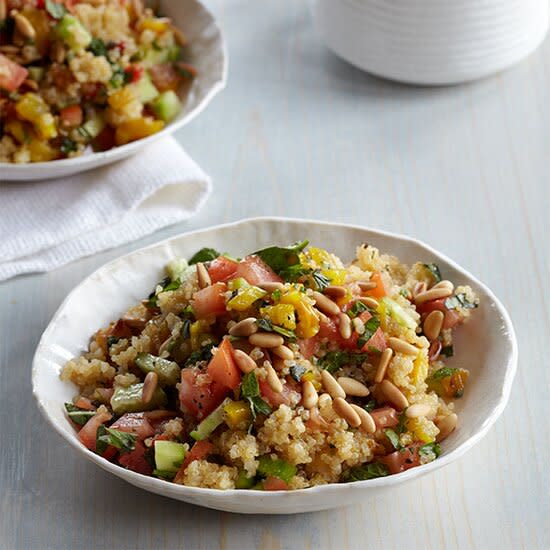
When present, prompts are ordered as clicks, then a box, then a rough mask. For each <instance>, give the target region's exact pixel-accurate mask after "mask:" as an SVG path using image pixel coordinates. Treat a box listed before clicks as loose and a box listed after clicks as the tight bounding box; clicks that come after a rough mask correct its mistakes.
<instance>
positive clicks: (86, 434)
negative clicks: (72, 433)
mask: <svg viewBox="0 0 550 550" xmlns="http://www.w3.org/2000/svg"><path fill="white" fill-rule="evenodd" d="M109 420H111V413H109V412H106V411H102V412H98V413H96V414H95V415H94V416H92V418H90V420H88V422H86V424H84V426H82V428H81V429H80V431H79V432H78V435H77V437H78V439H79V440H80V442H81V443H82V444H83V445H84V446H85V447H87V448H88V449H90V451H95V440H96V436H97V429H98V428H99V426H101V424H105V422H108V421H109Z"/></svg>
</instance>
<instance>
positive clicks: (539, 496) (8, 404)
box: [0, 0, 550, 550]
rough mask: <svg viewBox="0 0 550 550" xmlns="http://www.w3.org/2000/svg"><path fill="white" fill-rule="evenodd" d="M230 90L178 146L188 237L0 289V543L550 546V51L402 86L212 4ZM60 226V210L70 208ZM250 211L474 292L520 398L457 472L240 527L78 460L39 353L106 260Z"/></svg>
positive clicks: (272, 11) (298, 9)
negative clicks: (409, 242)
mask: <svg viewBox="0 0 550 550" xmlns="http://www.w3.org/2000/svg"><path fill="white" fill-rule="evenodd" d="M209 5H210V6H211V7H212V9H213V11H214V12H215V13H216V15H217V16H218V17H219V19H220V22H221V24H222V26H223V28H224V30H225V33H226V36H227V41H228V46H229V53H230V71H229V73H230V74H229V85H228V88H227V90H226V91H225V92H223V93H222V94H221V95H220V96H218V97H217V98H216V99H215V101H214V102H213V104H212V105H211V106H210V107H209V108H208V109H207V111H206V112H205V113H203V114H202V115H201V116H200V117H198V119H196V120H195V121H193V122H192V123H191V124H190V125H189V126H188V127H186V128H185V129H183V130H182V131H180V132H179V133H178V136H177V137H178V138H179V140H180V141H181V143H182V144H184V145H185V147H186V148H187V150H188V152H189V153H190V154H191V155H192V156H193V157H194V158H195V160H196V161H197V162H199V163H200V164H201V165H202V167H203V168H204V169H205V170H207V171H208V172H209V173H210V174H211V175H212V177H213V180H214V184H215V193H214V195H213V196H212V198H211V199H210V201H209V202H208V204H207V206H206V208H205V209H204V211H203V212H202V213H201V214H200V215H199V216H197V217H196V218H194V219H193V220H192V221H191V222H190V223H186V224H181V225H178V226H174V227H171V228H169V229H167V230H164V231H162V232H161V233H158V234H155V235H152V236H150V237H149V238H147V239H143V240H142V241H140V242H136V243H132V244H131V245H129V246H124V247H121V248H119V249H116V250H111V251H108V252H105V253H103V254H98V255H96V256H94V257H91V258H87V259H84V260H82V261H79V262H77V263H74V264H72V265H69V266H67V267H65V268H62V269H59V270H57V271H55V272H52V273H48V274H42V275H34V276H28V277H21V278H17V279H15V280H12V281H8V282H6V283H3V284H0V365H1V368H0V412H1V418H2V431H1V434H2V436H1V439H0V548H5V549H10V550H11V549H42V548H44V549H46V548H47V549H50V548H51V549H60V550H61V549H72V548H78V549H87V548H98V549H100V548H101V549H102V548H105V549H142V548H143V549H146V548H154V549H161V548H184V549H204V550H211V549H212V550H214V549H220V550H221V549H252V548H265V549H273V550H275V549H283V548H284V549H290V548H315V549H324V548H338V549H356V548H382V549H393V548H396V549H402V548H407V549H412V548H414V549H416V548H418V549H434V550H435V549H439V548H449V549H455V548H456V549H458V548H461V549H463V548H475V549H479V550H485V549H516V548H527V549H540V548H550V497H549V495H550V475H549V471H550V469H549V466H548V463H549V460H550V454H549V448H550V436H549V434H550V430H549V428H548V426H549V424H548V418H549V416H550V398H549V395H550V364H549V361H548V355H547V354H546V351H545V350H546V344H547V341H546V339H547V338H548V337H549V334H550V330H549V329H550V313H549V312H550V291H549V289H550V284H549V279H550V244H549V242H550V222H549V219H550V214H549V207H550V201H549V191H548V188H549V184H550V176H549V169H548V160H549V152H550V109H549V107H548V104H549V98H550V62H549V61H548V59H549V55H550V43H548V42H546V43H545V44H544V45H543V47H542V48H541V49H540V50H539V51H538V52H537V53H536V54H534V55H533V56H531V57H530V58H529V59H528V60H526V61H525V62H523V63H522V64H520V65H518V66H517V67H515V68H514V69H512V70H510V71H508V72H505V73H502V74H500V75H497V76H495V77H493V78H490V79H487V80H483V81H481V82H477V83H474V84H469V85H465V86H460V87H451V88H446V87H444V88H413V87H406V86H400V85H396V84H391V83H388V82H384V81H381V80H377V79H375V78H372V77H369V76H367V75H366V74H364V73H362V72H360V71H358V70H356V69H354V68H353V67H351V66H349V65H347V64H345V63H343V62H341V61H340V60H338V59H337V58H336V57H334V56H333V55H332V54H330V53H329V52H328V51H327V50H326V49H325V48H324V46H323V44H322V43H321V41H320V39H319V38H318V36H317V35H316V33H315V31H314V29H313V28H312V25H311V21H310V18H309V14H308V10H307V3H305V2H298V1H296V0H293V1H292V0H279V1H275V0H270V1H264V2H252V1H245V0H233V1H231V2H224V1H222V0H212V1H211V2H209ZM67 215H69V216H70V215H71V212H70V210H68V211H67ZM256 215H286V216H294V217H307V218H315V219H325V220H333V221H342V222H352V223H358V224H363V225H367V226H372V227H377V228H382V229H387V230H391V231H396V232H401V233H406V234H410V235H412V236H414V237H417V238H420V239H423V240H425V241H427V242H429V243H430V244H432V245H433V246H435V247H436V248H438V249H439V250H441V251H443V252H445V253H447V254H448V255H449V256H451V257H452V258H453V259H455V260H456V261H458V262H459V263H461V264H462V265H463V266H465V267H466V268H467V269H468V270H470V271H471V272H472V273H474V274H476V275H477V276H479V277H480V279H481V280H483V281H485V282H486V283H487V284H488V285H489V286H490V287H491V288H492V289H493V290H494V292H495V293H496V294H497V295H498V296H499V297H500V298H501V299H502V301H503V302H504V304H505V305H506V306H507V307H508V308H509V311H510V313H511V316H512V319H513V321H514V323H515V327H516V330H517V334H518V338H519V343H520V363H519V371H518V376H517V378H516V381H515V386H514V389H513V392H512V397H511V401H510V404H509V406H508V408H507V409H506V411H505V413H504V415H503V417H502V418H501V419H500V420H499V422H498V423H497V424H496V426H495V427H494V428H493V429H492V430H491V432H490V433H489V435H488V436H487V437H486V438H485V439H484V440H483V441H482V442H481V443H480V444H479V445H477V446H476V447H475V448H474V449H473V450H472V451H470V452H469V453H468V454H467V455H466V456H465V457H463V458H462V459H460V460H459V461H458V462H456V463H454V464H452V465H450V466H448V467H446V468H444V469H442V470H439V471H437V472H435V473H434V474H433V475H431V476H429V477H424V478H422V479H420V480H418V481H415V482H412V483H408V484H406V485H404V486H402V487H400V488H399V489H396V490H395V491H394V492H393V493H390V494H388V495H387V496H385V497H383V498H378V499H376V500H368V499H367V500H365V501H364V503H363V504H362V505H360V506H355V507H351V508H343V509H337V510H332V511H328V512H321V513H314V514H306V515H297V516H279V517H262V516H256V517H254V516H252V517H250V516H238V515H232V514H228V513H219V512H216V511H210V510H206V509H201V508H197V507H194V506H191V505H186V504H183V503H180V502H175V501H171V500H168V499H165V498H162V497H158V496H155V495H151V494H148V493H146V492H143V491H140V490H139V489H136V488H134V487H132V486H130V485H127V484H125V483H124V482H123V481H121V480H119V479H118V478H115V477H113V476H111V475H109V474H107V473H106V472H104V471H102V470H100V469H99V468H96V467H95V466H93V465H92V464H91V463H89V462H87V461H86V460H84V459H83V458H81V457H79V456H77V455H76V454H75V453H74V452H73V451H71V450H70V449H69V447H68V446H67V445H66V444H64V443H63V442H62V440H61V439H60V438H59V437H58V436H57V435H55V434H53V433H52V431H51V430H50V429H49V428H48V425H47V424H46V422H45V421H44V420H43V419H42V418H41V416H40V414H39V412H38V410H37V408H36V406H35V404H34V402H33V398H32V395H31V382H30V372H31V360H32V356H33V353H34V349H35V346H36V344H37V342H38V339H39V337H40V335H41V333H42V331H43V330H44V328H45V327H46V325H47V324H48V322H49V320H50V318H51V317H52V315H53V313H54V311H55V310H56V308H57V307H58V306H59V304H60V302H61V301H62V299H63V297H64V296H65V295H66V293H67V292H68V291H69V290H70V289H71V288H72V287H73V286H74V285H76V284H77V283H78V282H79V281H80V280H81V279H82V278H83V277H84V276H86V275H87V274H89V273H90V272H91V271H93V270H94V269H96V268H97V267H98V266H100V265H101V264H103V263H104V262H106V261H107V260H109V259H111V258H114V257H116V256H118V255H120V254H123V253H126V252H128V251H130V250H133V249H135V248H138V247H141V246H143V245H145V244H148V243H152V242H155V241H157V240H160V239H161V238H164V237H167V236H170V235H175V234H177V233H181V232H184V231H187V230H189V229H195V228H200V227H206V226H208V225H213V224H218V223H221V222H227V221H232V220H237V219H239V218H243V217H250V216H256Z"/></svg>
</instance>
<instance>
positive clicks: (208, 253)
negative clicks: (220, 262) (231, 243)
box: [188, 248, 221, 265]
mask: <svg viewBox="0 0 550 550" xmlns="http://www.w3.org/2000/svg"><path fill="white" fill-rule="evenodd" d="M218 256H221V254H220V253H219V252H218V251H217V250H215V249H213V248H201V249H200V250H199V251H198V252H197V253H196V254H194V255H193V256H192V257H191V259H190V260H189V262H188V263H189V265H194V264H198V263H199V262H210V261H212V260H215V259H216V258H217V257H218Z"/></svg>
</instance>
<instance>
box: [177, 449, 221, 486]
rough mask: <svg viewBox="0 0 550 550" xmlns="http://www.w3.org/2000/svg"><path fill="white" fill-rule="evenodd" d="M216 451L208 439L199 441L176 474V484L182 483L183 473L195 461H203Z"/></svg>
mask: <svg viewBox="0 0 550 550" xmlns="http://www.w3.org/2000/svg"><path fill="white" fill-rule="evenodd" d="M213 450H214V445H212V443H210V441H207V440H206V439H204V440H202V441H197V442H196V443H195V444H194V445H193V447H191V450H190V451H189V452H188V453H187V455H185V458H184V459H183V463H182V465H181V466H180V469H179V470H178V473H177V474H176V477H175V478H174V481H175V482H176V483H178V482H180V481H181V480H182V479H183V473H184V472H185V469H186V468H187V466H189V464H191V462H193V461H194V460H202V459H203V458H205V457H206V456H208V455H209V454H210V453H211V452H212V451H213Z"/></svg>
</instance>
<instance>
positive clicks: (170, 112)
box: [152, 90, 181, 122]
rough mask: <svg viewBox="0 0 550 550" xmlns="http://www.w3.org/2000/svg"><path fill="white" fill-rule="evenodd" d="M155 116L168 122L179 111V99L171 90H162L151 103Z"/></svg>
mask: <svg viewBox="0 0 550 550" xmlns="http://www.w3.org/2000/svg"><path fill="white" fill-rule="evenodd" d="M152 106H153V111H154V112H155V115H157V118H160V119H161V120H164V122H170V121H171V120H172V119H174V118H175V117H176V116H177V114H178V113H179V112H180V111H181V101H180V98H179V97H178V96H177V94H176V92H174V91H173V90H167V91H166V92H162V94H160V95H159V96H158V97H157V98H156V99H155V100H154V101H153V103H152Z"/></svg>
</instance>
